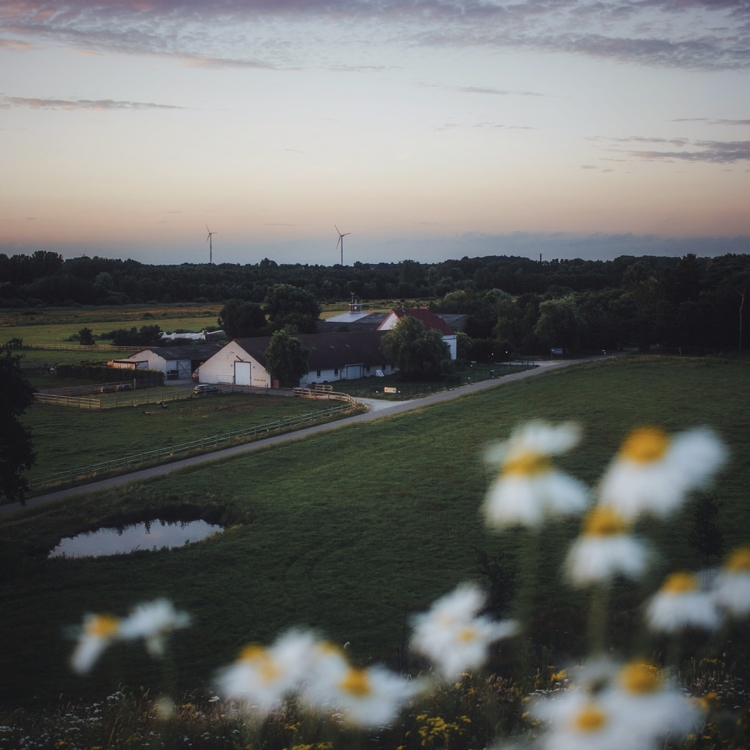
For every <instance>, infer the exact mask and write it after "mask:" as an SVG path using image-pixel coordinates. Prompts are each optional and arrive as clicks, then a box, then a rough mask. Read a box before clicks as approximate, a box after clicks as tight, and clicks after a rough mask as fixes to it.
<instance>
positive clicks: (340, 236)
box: [333, 224, 351, 266]
mask: <svg viewBox="0 0 750 750" xmlns="http://www.w3.org/2000/svg"><path fill="white" fill-rule="evenodd" d="M333 226H334V227H336V231H337V232H339V228H338V227H337V226H336V225H335V224H334V225H333ZM349 234H351V232H345V233H344V234H341V232H339V241H338V242H337V243H336V249H337V250H338V248H339V245H341V265H342V266H343V265H344V237H346V236H347V235H349Z"/></svg>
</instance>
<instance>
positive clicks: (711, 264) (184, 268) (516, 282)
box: [0, 251, 750, 359]
mask: <svg viewBox="0 0 750 750" xmlns="http://www.w3.org/2000/svg"><path fill="white" fill-rule="evenodd" d="M749 285H750V256H747V255H724V256H721V257H717V258H699V257H696V256H694V255H687V256H685V257H684V258H667V257H651V256H644V257H641V258H636V257H630V256H622V257H619V258H616V259H614V260H610V261H584V260H552V261H545V262H539V261H533V260H530V259H528V258H518V257H512V256H488V257H484V258H462V259H460V260H449V261H444V262H441V263H419V262H417V261H413V260H404V261H401V262H400V263H376V264H367V263H355V264H354V265H352V266H342V265H335V266H318V265H302V264H277V263H276V262H274V261H272V260H269V259H267V258H265V259H263V260H262V261H260V262H259V263H256V264H247V265H233V264H221V265H206V264H182V265H179V266H166V265H161V266H157V265H146V264H142V263H139V262H137V261H133V260H125V261H123V260H112V259H107V258H98V257H94V258H88V257H80V258H73V259H70V260H65V259H63V258H62V257H61V256H60V255H57V254H56V253H50V252H44V251H38V252H36V253H34V254H33V255H13V256H10V257H9V256H7V255H5V254H0V306H3V307H17V308H24V307H37V306H44V305H55V306H57V305H78V304H80V305H117V304H131V303H146V304H147V303H170V302H181V303H185V302H199V303H200V302H203V303H205V302H214V303H222V304H225V305H226V304H228V303H229V302H230V301H236V303H239V302H244V303H255V305H257V306H258V307H260V305H262V304H264V305H265V306H264V308H263V310H262V311H261V312H263V313H264V314H267V320H266V321H265V322H264V323H263V325H262V326H261V320H260V316H259V314H258V310H257V309H256V310H255V311H254V312H253V310H252V309H249V308H246V309H245V311H244V313H243V314H245V315H247V316H249V318H248V320H249V321H250V329H251V330H252V328H253V316H255V318H254V320H255V324H254V325H255V329H261V328H262V329H263V332H265V333H270V332H272V331H273V330H280V329H282V328H284V327H286V326H291V327H292V329H296V330H297V331H299V332H305V331H307V330H310V325H311V321H314V320H315V319H316V318H317V313H316V312H315V310H314V309H312V308H311V307H310V305H309V300H310V299H312V300H313V301H314V304H315V305H317V304H319V303H321V302H332V301H337V300H342V299H344V300H345V299H349V296H350V295H351V294H352V293H353V294H355V295H357V296H358V297H359V298H360V299H362V300H363V301H366V300H369V299H390V300H394V301H395V303H396V304H399V301H401V300H404V301H405V300H412V301H413V300H419V301H421V303H423V304H425V305H427V304H429V305H431V306H432V307H433V308H434V309H436V310H437V311H442V312H454V313H466V314H468V316H469V319H468V324H467V329H466V333H467V334H468V337H469V341H468V342H467V341H466V340H464V341H463V342H459V346H460V347H461V348H462V349H463V350H464V351H465V353H467V354H468V356H470V357H471V358H474V359H479V358H487V357H490V356H494V357H495V358H498V357H501V356H503V355H504V354H505V352H506V351H507V352H508V354H511V353H518V354H524V353H533V352H540V351H544V350H547V349H549V348H563V349H565V350H566V351H568V352H585V351H595V350H599V349H612V348H615V347H620V346H627V345H633V346H639V347H645V346H654V345H656V346H659V347H662V348H666V349H673V350H679V349H682V350H683V351H685V352H700V351H725V352H726V351H737V350H739V349H742V348H743V346H744V345H745V341H744V339H743V336H745V337H746V331H743V328H742V321H743V315H744V307H745V306H744V300H745V295H746V293H747V289H748V286H749ZM278 286H282V287H284V290H285V291H284V295H282V296H283V304H282V305H281V308H280V309H281V310H282V311H283V312H281V313H279V314H276V313H274V299H273V298H274V294H273V293H272V290H274V288H276V287H278ZM290 288H291V289H293V290H297V291H296V292H294V293H290V291H289V290H290ZM301 292H304V294H302V293H301ZM297 293H299V294H298V296H299V300H296V301H295V300H294V299H293V298H294V294H297ZM297 302H299V305H298V309H296V310H295V309H294V307H295V305H296V304H297ZM290 305H291V309H290ZM318 309H319V308H318ZM230 317H231V316H230ZM269 324H270V328H269V327H268V326H269ZM246 329H247V326H245V327H244V328H243V330H246ZM467 347H468V348H467Z"/></svg>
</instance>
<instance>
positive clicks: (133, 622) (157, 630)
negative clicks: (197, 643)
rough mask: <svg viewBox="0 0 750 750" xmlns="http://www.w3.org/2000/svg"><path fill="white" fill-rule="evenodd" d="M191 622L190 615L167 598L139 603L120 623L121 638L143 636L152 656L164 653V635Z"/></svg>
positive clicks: (128, 638) (130, 638)
mask: <svg viewBox="0 0 750 750" xmlns="http://www.w3.org/2000/svg"><path fill="white" fill-rule="evenodd" d="M189 624H190V616H189V615H188V614H187V613H185V612H178V611H177V610H176V609H175V608H174V607H173V606H172V603H171V602H170V601H168V600H167V599H156V600H154V601H153V602H146V603H145V604H139V605H138V606H137V607H136V608H135V609H134V610H133V611H132V612H131V614H130V615H129V616H128V617H127V618H125V619H124V620H123V621H122V622H121V623H120V633H119V635H120V638H123V639H124V640H135V639H138V638H143V639H145V641H146V648H147V649H148V651H149V653H150V654H151V655H152V656H161V655H162V654H163V653H164V637H165V636H166V634H167V633H170V632H171V631H172V630H177V629H179V628H185V627H187V626H188V625H189Z"/></svg>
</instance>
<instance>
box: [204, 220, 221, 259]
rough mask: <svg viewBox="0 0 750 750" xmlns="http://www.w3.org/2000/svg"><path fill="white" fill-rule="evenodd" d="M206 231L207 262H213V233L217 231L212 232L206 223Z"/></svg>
mask: <svg viewBox="0 0 750 750" xmlns="http://www.w3.org/2000/svg"><path fill="white" fill-rule="evenodd" d="M206 231H207V232H208V237H206V242H208V262H209V263H213V262H214V241H213V236H214V235H215V234H218V232H212V231H211V230H210V229H209V228H208V224H206Z"/></svg>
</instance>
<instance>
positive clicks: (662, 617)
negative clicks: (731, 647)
mask: <svg viewBox="0 0 750 750" xmlns="http://www.w3.org/2000/svg"><path fill="white" fill-rule="evenodd" d="M646 621H647V623H648V625H649V627H650V628H651V629H652V630H656V631H660V632H663V633H675V632H677V631H679V630H682V629H684V628H702V629H704V630H714V629H715V628H716V627H717V626H718V625H719V613H718V611H717V609H716V602H715V600H714V597H713V595H712V594H710V593H709V592H707V591H702V590H701V588H700V586H699V583H698V578H697V576H696V575H695V574H693V573H685V572H680V573H672V575H670V576H669V577H668V578H667V579H666V581H665V582H664V584H663V585H662V587H661V588H660V589H659V591H657V592H656V594H655V595H654V596H653V597H652V598H651V600H650V602H649V604H648V607H647V608H646Z"/></svg>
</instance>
